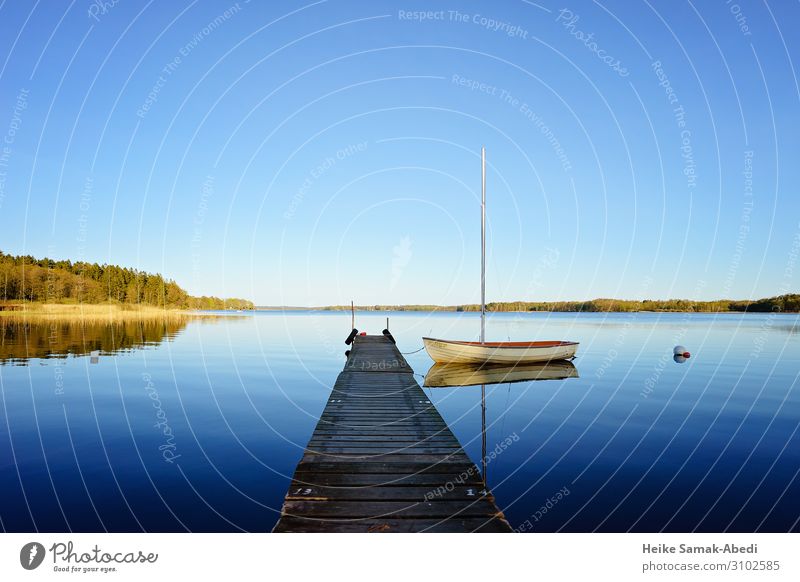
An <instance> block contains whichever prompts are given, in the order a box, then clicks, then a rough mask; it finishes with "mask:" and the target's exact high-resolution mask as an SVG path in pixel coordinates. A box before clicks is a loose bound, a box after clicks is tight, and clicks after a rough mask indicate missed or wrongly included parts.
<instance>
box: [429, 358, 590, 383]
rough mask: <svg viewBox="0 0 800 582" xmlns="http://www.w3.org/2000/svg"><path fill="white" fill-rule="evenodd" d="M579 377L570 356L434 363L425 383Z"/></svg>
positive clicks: (521, 380) (494, 381)
mask: <svg viewBox="0 0 800 582" xmlns="http://www.w3.org/2000/svg"><path fill="white" fill-rule="evenodd" d="M577 377H578V369H577V368H576V367H575V365H574V364H573V363H572V362H569V361H567V360H558V361H553V362H542V363H538V364H525V365H518V366H503V365H501V366H497V365H494V366H491V365H481V364H434V365H433V366H432V367H431V369H430V370H428V373H427V374H426V375H425V387H426V388H455V387H457V386H478V385H487V384H510V383H513V382H530V381H534V380H566V379H567V378H577Z"/></svg>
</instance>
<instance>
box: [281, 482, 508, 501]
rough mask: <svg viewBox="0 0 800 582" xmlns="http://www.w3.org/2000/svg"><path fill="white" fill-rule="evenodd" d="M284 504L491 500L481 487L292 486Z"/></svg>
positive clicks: (492, 499) (296, 484) (299, 484)
mask: <svg viewBox="0 0 800 582" xmlns="http://www.w3.org/2000/svg"><path fill="white" fill-rule="evenodd" d="M286 499H287V500H293V501H306V500H314V501H319V500H338V501H409V502H423V501H427V500H430V501H434V502H439V501H453V500H459V499H463V500H466V501H477V500H479V499H489V500H490V501H494V498H493V497H492V496H491V495H490V494H488V493H487V492H486V491H485V490H484V489H483V487H482V486H480V485H458V486H457V487H453V488H452V489H449V490H443V491H440V490H437V489H436V488H435V487H425V486H410V485H409V486H403V485H395V484H393V485H382V486H364V487H355V486H352V487H346V486H341V487H326V486H320V485H309V484H304V483H295V484H293V486H291V487H289V492H288V493H287V494H286Z"/></svg>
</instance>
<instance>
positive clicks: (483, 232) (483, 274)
mask: <svg viewBox="0 0 800 582" xmlns="http://www.w3.org/2000/svg"><path fill="white" fill-rule="evenodd" d="M485 341H486V148H485V147H481V343H484V342H485Z"/></svg>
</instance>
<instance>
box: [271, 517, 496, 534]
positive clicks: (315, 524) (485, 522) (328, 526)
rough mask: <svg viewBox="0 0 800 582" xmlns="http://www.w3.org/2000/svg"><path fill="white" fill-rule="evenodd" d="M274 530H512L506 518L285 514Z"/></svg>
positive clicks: (390, 531) (402, 531)
mask: <svg viewBox="0 0 800 582" xmlns="http://www.w3.org/2000/svg"><path fill="white" fill-rule="evenodd" d="M274 531H276V532H287V533H291V532H294V533H301V532H306V533H315V532H317V533H318V532H337V533H417V532H430V533H463V532H480V533H503V532H508V531H509V527H508V523H506V521H505V520H504V519H502V518H491V519H487V518H480V517H477V518H476V517H470V518H451V519H357V520H344V519H342V520H331V519H327V520H322V519H304V518H301V517H293V516H285V517H282V518H281V521H280V522H279V523H278V525H277V526H276V527H275V530H274Z"/></svg>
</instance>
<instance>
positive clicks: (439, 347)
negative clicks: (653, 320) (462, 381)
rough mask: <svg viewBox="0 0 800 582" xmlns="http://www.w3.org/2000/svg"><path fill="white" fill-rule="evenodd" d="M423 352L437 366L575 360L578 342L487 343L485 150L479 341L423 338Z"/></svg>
mask: <svg viewBox="0 0 800 582" xmlns="http://www.w3.org/2000/svg"><path fill="white" fill-rule="evenodd" d="M422 343H423V344H424V346H425V351H426V352H428V355H429V356H430V357H431V358H432V359H433V360H434V361H435V362H437V363H440V364H453V363H462V364H529V363H535V362H549V361H553V360H567V359H570V358H574V357H575V353H576V352H577V350H578V342H570V341H531V342H511V341H509V342H487V341H486V148H483V147H482V148H481V339H480V341H478V342H470V341H453V340H444V339H437V338H431V337H423V338H422Z"/></svg>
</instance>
